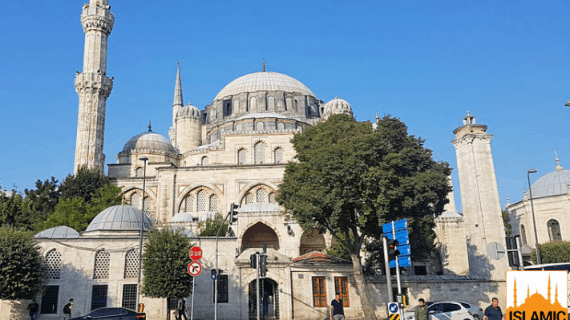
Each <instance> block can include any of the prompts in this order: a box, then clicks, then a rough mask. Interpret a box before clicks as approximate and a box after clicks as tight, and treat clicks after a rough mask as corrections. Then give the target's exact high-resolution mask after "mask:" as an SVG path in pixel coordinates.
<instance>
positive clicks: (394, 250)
mask: <svg viewBox="0 0 570 320" xmlns="http://www.w3.org/2000/svg"><path fill="white" fill-rule="evenodd" d="M399 255H400V250H398V240H396V239H388V260H396V259H397V257H398V256H399Z"/></svg>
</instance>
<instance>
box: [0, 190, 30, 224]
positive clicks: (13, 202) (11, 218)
mask: <svg viewBox="0 0 570 320" xmlns="http://www.w3.org/2000/svg"><path fill="white" fill-rule="evenodd" d="M23 201H24V199H23V197H22V195H21V194H19V193H18V192H16V190H12V192H9V193H5V192H3V191H1V189H0V226H12V227H16V228H24V229H25V228H26V227H27V226H28V225H27V224H26V222H27V218H26V216H25V215H24V213H23V211H22V203H23Z"/></svg>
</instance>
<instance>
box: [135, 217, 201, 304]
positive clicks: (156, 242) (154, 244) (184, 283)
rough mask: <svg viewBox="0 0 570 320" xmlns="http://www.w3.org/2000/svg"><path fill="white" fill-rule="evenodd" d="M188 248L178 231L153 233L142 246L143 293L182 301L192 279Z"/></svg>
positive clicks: (187, 294) (187, 242)
mask: <svg viewBox="0 0 570 320" xmlns="http://www.w3.org/2000/svg"><path fill="white" fill-rule="evenodd" d="M191 247H192V245H191V244H190V241H189V240H188V238H187V237H186V236H185V235H184V234H183V233H181V232H180V231H178V230H171V229H168V228H165V229H161V230H153V231H152V232H151V233H150V235H149V238H148V242H147V243H146V244H145V246H144V249H145V251H144V254H143V259H144V260H143V261H144V266H143V273H144V281H143V291H142V292H143V293H144V294H145V295H147V296H149V297H153V298H183V297H187V296H189V295H190V284H192V277H191V276H190V275H189V274H188V269H187V267H188V264H189V263H190V262H191V260H190V257H189V256H188V252H189V250H190V248H191Z"/></svg>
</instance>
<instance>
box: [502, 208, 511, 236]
mask: <svg viewBox="0 0 570 320" xmlns="http://www.w3.org/2000/svg"><path fill="white" fill-rule="evenodd" d="M501 215H502V216H503V224H504V225H505V235H506V236H507V237H512V236H513V226H512V225H511V220H510V219H509V212H508V211H507V210H501Z"/></svg>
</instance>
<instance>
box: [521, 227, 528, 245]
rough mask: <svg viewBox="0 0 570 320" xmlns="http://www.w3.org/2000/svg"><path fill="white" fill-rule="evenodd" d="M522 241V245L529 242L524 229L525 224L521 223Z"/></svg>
mask: <svg viewBox="0 0 570 320" xmlns="http://www.w3.org/2000/svg"><path fill="white" fill-rule="evenodd" d="M521 239H522V244H524V245H526V244H527V243H528V242H527V240H526V229H525V228H524V224H522V223H521Z"/></svg>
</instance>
